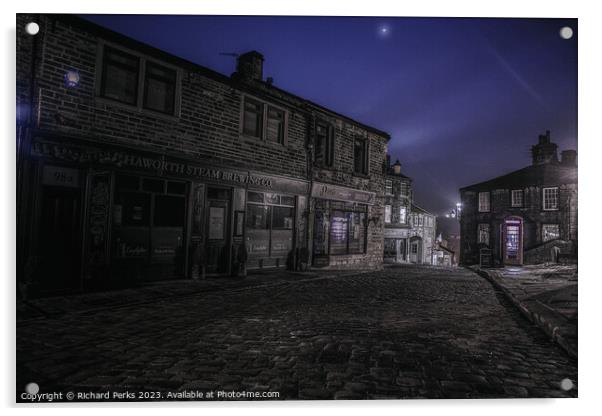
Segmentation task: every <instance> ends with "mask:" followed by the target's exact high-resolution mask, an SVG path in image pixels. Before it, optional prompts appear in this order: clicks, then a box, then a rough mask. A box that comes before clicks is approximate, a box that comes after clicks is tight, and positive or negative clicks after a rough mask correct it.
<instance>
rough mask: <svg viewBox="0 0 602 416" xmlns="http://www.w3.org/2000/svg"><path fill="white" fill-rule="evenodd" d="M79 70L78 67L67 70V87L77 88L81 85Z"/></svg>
mask: <svg viewBox="0 0 602 416" xmlns="http://www.w3.org/2000/svg"><path fill="white" fill-rule="evenodd" d="M79 79H80V77H79V72H77V70H76V69H70V70H68V71H67V72H65V85H66V86H67V88H75V87H77V86H78V85H79Z"/></svg>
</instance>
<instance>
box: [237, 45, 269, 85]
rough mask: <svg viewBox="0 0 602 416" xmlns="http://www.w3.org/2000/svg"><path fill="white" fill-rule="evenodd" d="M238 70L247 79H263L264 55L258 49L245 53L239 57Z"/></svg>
mask: <svg viewBox="0 0 602 416" xmlns="http://www.w3.org/2000/svg"><path fill="white" fill-rule="evenodd" d="M236 72H237V75H238V76H240V77H241V78H243V79H246V80H255V81H261V80H263V55H262V54H260V53H259V52H257V51H250V52H247V53H243V54H242V55H240V56H239V57H238V61H237V63H236Z"/></svg>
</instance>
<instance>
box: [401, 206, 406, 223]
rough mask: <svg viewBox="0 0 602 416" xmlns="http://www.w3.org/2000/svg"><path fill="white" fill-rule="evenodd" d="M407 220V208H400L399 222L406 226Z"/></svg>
mask: <svg viewBox="0 0 602 416" xmlns="http://www.w3.org/2000/svg"><path fill="white" fill-rule="evenodd" d="M406 220H407V208H406V207H399V222H400V223H402V224H405V223H406Z"/></svg>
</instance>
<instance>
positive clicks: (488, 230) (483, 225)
mask: <svg viewBox="0 0 602 416" xmlns="http://www.w3.org/2000/svg"><path fill="white" fill-rule="evenodd" d="M481 228H485V230H482V229H481ZM481 231H483V232H486V233H487V241H481ZM490 242H491V225H490V224H489V223H486V222H480V223H478V224H477V244H485V245H486V246H489V243H490Z"/></svg>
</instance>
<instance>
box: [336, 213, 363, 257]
mask: <svg viewBox="0 0 602 416" xmlns="http://www.w3.org/2000/svg"><path fill="white" fill-rule="evenodd" d="M334 206H336V205H334V204H333V206H331V207H334ZM365 208H366V207H365V206H363V207H358V208H357V209H358V210H362V209H363V210H364V211H345V210H338V209H336V210H331V211H330V254H334V255H337V254H355V253H364V252H365V246H366V244H365V241H366V227H367V222H366V212H365Z"/></svg>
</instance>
